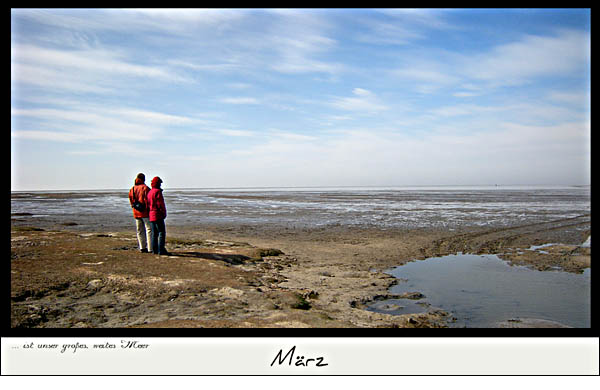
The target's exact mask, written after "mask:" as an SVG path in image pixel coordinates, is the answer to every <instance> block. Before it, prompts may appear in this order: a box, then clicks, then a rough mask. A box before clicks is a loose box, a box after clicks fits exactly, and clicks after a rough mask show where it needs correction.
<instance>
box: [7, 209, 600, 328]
mask: <svg viewBox="0 0 600 390" xmlns="http://www.w3.org/2000/svg"><path fill="white" fill-rule="evenodd" d="M590 234H591V222H590V216H589V215H585V216H580V217H577V218H570V219H562V220H557V221H552V222H546V223H536V224H528V225H521V226H515V227H509V228H507V227H502V228H493V227H492V228H490V227H481V228H468V229H463V230H456V231H449V230H431V229H413V230H402V229H390V230H380V229H379V230H378V229H359V228H349V227H344V226H330V227H327V228H314V229H288V228H277V227H267V226H265V227H258V226H216V225H215V226H199V227H177V226H169V224H168V223H167V250H168V251H169V252H171V256H158V255H154V254H147V253H140V252H139V251H138V248H137V239H136V236H135V231H134V227H133V222H132V227H131V228H129V229H117V230H116V231H81V230H80V229H77V226H68V224H66V225H65V224H62V225H57V226H43V227H40V226H39V225H37V226H36V224H35V222H34V221H33V220H31V221H28V220H27V218H25V219H23V218H20V219H19V220H18V221H17V220H14V219H13V220H12V222H11V327H13V328H19V327H51V328H69V327H83V328H87V327H102V328H125V327H153V328H163V327H167V328H199V327H218V328H255V327H270V328H279V327H284V328H290V327H291V328H303V327H310V328H331V327H334V328H353V327H369V328H375V327H400V328H405V327H409V328H410V327H413V328H414V327H446V326H448V323H449V321H452V315H451V313H446V312H443V311H441V310H436V309H435V308H432V309H431V310H430V312H428V313H421V314H407V315H400V316H394V315H388V314H383V313H375V312H370V311H367V310H365V307H366V305H368V304H369V303H372V302H373V301H375V300H378V299H383V298H393V297H394V296H392V295H390V294H389V292H388V288H389V287H390V286H392V285H393V284H394V283H398V281H397V280H396V279H395V278H393V277H392V276H390V275H388V274H387V273H385V271H386V270H387V269H389V268H391V267H394V266H397V265H401V264H404V263H406V262H408V261H415V260H419V259H424V258H427V257H431V256H443V255H447V254H453V253H457V252H463V253H474V254H483V253H486V254H498V255H499V256H500V257H501V258H503V259H505V260H508V261H510V262H512V263H515V264H519V265H527V266H531V267H534V268H536V269H539V270H550V269H555V268H556V267H559V268H561V269H562V270H565V271H568V272H577V273H578V272H582V270H583V269H584V268H587V267H590V263H591V256H590V251H591V249H590V248H589V247H581V245H580V244H581V243H583V242H584V241H585V240H586V239H587V237H588V236H589V235H590ZM547 243H556V244H558V245H552V246H548V247H544V250H543V251H536V250H528V248H530V247H531V246H532V245H543V244H547ZM536 324H537V325H536ZM500 326H511V327H517V326H519V324H514V323H511V324H508V325H500ZM521 326H530V327H536V326H539V327H546V326H548V323H544V324H541V323H536V322H535V321H530V320H528V321H525V322H524V323H523V324H521ZM556 326H560V324H556Z"/></svg>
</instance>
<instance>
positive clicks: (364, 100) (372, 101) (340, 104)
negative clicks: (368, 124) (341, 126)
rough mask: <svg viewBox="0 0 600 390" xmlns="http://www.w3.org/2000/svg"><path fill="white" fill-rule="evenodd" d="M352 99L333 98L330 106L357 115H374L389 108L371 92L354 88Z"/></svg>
mask: <svg viewBox="0 0 600 390" xmlns="http://www.w3.org/2000/svg"><path fill="white" fill-rule="evenodd" d="M352 94H353V95H354V96H353V97H344V98H339V97H338V98H334V99H333V100H332V101H331V102H330V105H331V106H333V107H335V108H339V109H342V110H348V111H354V112H357V113H376V112H379V111H384V110H387V109H388V108H389V107H388V106H386V105H385V104H383V103H382V102H381V101H380V100H379V98H377V96H375V94H374V93H372V92H371V91H368V90H366V89H363V88H354V89H353V90H352Z"/></svg>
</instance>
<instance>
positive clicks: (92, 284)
mask: <svg viewBox="0 0 600 390" xmlns="http://www.w3.org/2000/svg"><path fill="white" fill-rule="evenodd" d="M101 286H102V279H93V280H90V281H89V282H88V284H87V287H86V288H87V289H88V290H91V289H97V288H99V287H101Z"/></svg>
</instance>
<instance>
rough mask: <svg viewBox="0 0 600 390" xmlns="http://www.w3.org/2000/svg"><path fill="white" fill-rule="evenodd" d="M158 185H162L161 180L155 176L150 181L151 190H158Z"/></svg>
mask: <svg viewBox="0 0 600 390" xmlns="http://www.w3.org/2000/svg"><path fill="white" fill-rule="evenodd" d="M160 183H162V180H161V179H160V177H158V176H156V177H155V178H154V179H152V183H151V184H152V188H160Z"/></svg>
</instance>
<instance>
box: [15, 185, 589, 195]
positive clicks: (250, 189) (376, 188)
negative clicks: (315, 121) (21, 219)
mask: <svg viewBox="0 0 600 390" xmlns="http://www.w3.org/2000/svg"><path fill="white" fill-rule="evenodd" d="M560 188H591V184H568V185H567V184H497V185H496V184H481V185H470V184H465V185H462V184H456V185H454V184H447V185H446V184H442V185H405V186H297V187H286V186H282V187H173V188H165V191H232V192H241V191H248V192H254V191H315V190H324V191H344V190H346V191H351V190H362V191H365V190H367V191H368V190H371V191H385V190H403V191H411V190H436V189H440V190H452V189H461V190H465V189H472V190H486V189H515V190H519V189H522V190H526V189H560ZM84 191H87V192H107V193H109V192H123V191H129V187H128V188H108V189H62V190H56V189H55V190H46V189H42V190H11V194H17V193H70V192H84Z"/></svg>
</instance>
